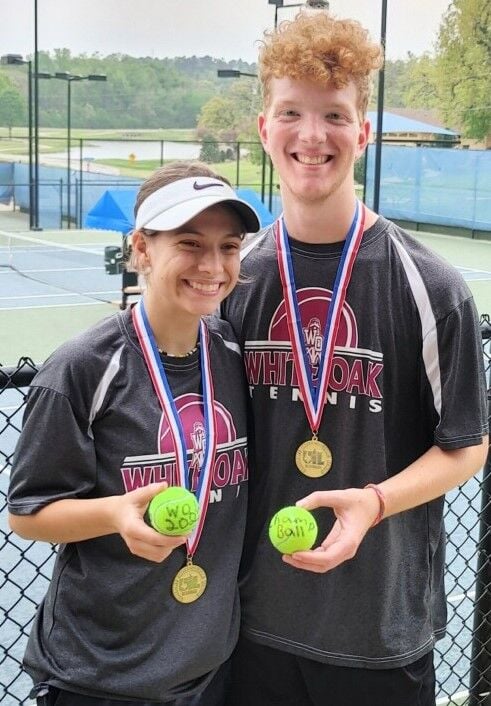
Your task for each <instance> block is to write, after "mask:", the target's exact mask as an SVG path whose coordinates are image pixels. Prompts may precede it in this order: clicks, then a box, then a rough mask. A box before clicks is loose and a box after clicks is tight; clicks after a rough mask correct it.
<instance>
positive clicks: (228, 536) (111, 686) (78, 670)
mask: <svg viewBox="0 0 491 706" xmlns="http://www.w3.org/2000/svg"><path fill="white" fill-rule="evenodd" d="M208 325H209V330H210V352H211V367H212V375H213V383H214V388H215V409H216V416H217V436H218V438H217V450H216V457H215V463H214V467H213V481H212V486H211V491H210V503H209V507H208V514H207V516H206V521H205V524H204V529H203V533H202V536H201V540H200V542H199V545H198V548H197V551H196V553H195V556H194V562H195V563H196V564H198V565H199V566H201V567H202V568H203V569H204V570H205V572H206V574H207V577H208V584H207V588H206V591H205V593H204V594H203V596H202V597H201V598H199V599H198V600H197V601H196V602H194V603H190V604H187V605H183V604H180V603H178V602H177V601H176V600H175V599H174V597H173V596H172V595H171V585H172V581H173V579H174V577H175V575H176V573H177V572H178V570H179V569H180V568H181V567H183V566H184V565H185V562H186V557H185V548H184V547H180V548H178V549H177V550H175V551H174V552H173V553H172V554H171V556H170V557H169V558H168V559H166V560H165V561H164V562H163V563H161V564H157V563H153V562H150V561H146V560H144V559H141V558H139V557H136V556H134V555H132V554H131V553H130V551H129V549H128V548H127V546H126V544H125V543H124V541H123V539H122V538H121V536H120V535H119V534H112V535H109V536H104V537H99V538H96V539H93V540H87V541H84V542H74V543H71V544H66V545H61V546H60V547H59V550H58V555H57V558H56V563H55V567H54V572H53V577H52V580H51V583H50V587H49V589H48V592H47V595H46V597H45V599H44V600H43V602H42V604H41V606H40V608H39V611H38V613H37V616H36V619H35V623H34V625H33V628H32V631H31V635H30V638H29V643H28V648H27V652H26V655H25V668H26V670H27V671H28V672H29V674H30V675H31V676H32V677H33V679H34V681H35V682H48V683H51V684H53V685H55V686H58V687H60V688H65V689H67V690H69V691H70V690H71V691H75V692H79V693H83V694H87V695H89V696H99V697H104V696H105V697H106V698H108V697H111V698H114V699H135V700H147V701H156V702H164V701H168V700H171V699H173V698H176V697H178V696H181V695H187V694H190V693H194V692H196V691H199V690H200V689H201V688H202V687H203V684H205V683H206V681H207V679H208V678H209V677H210V673H212V672H213V670H216V669H217V667H218V666H219V665H220V664H221V663H222V662H224V661H225V660H226V659H227V658H228V657H229V655H230V653H231V651H232V649H233V647H234V645H235V642H236V639H237V635H238V630H239V598H238V590H237V573H238V567H239V560H240V554H241V550H242V543H243V533H244V525H245V513H246V504H247V480H248V467H247V449H246V413H245V394H246V391H245V381H244V374H243V367H242V361H241V356H240V350H239V348H238V346H237V343H236V342H234V337H233V334H232V333H231V330H230V326H229V325H228V324H226V323H224V322H220V321H218V320H216V319H210V320H209V321H208ZM164 365H165V369H166V373H167V377H168V380H169V384H170V387H171V390H172V393H173V396H174V399H175V403H176V407H177V410H178V412H179V415H180V418H181V422H182V425H183V429H184V435H185V439H186V441H187V449H188V462H189V464H190V474H191V476H192V478H193V481H192V482H193V484H195V483H196V480H197V477H196V470H197V468H198V467H199V460H200V454H201V453H202V451H203V409H202V396H201V376H200V370H199V353H196V354H194V355H193V356H190V357H189V358H182V359H170V358H165V359H164ZM174 478H175V457H174V451H173V446H172V441H171V437H170V434H169V428H168V424H167V421H166V419H165V417H164V416H163V413H162V410H161V408H160V406H159V403H158V400H157V398H156V395H155V392H154V390H153V387H152V383H151V381H150V378H149V375H148V372H147V369H146V367H145V362H144V358H143V354H142V352H141V350H140V347H139V344H138V339H137V337H136V333H135V330H134V328H133V325H132V321H131V316H130V310H129V309H128V310H127V311H125V312H124V313H120V314H117V315H115V316H113V317H110V318H109V319H106V320H104V321H102V322H100V323H99V324H97V325H96V326H94V327H93V328H91V329H90V330H89V331H87V332H85V333H83V334H82V335H80V336H78V337H77V338H75V339H74V340H72V341H70V342H68V343H66V344H64V345H63V346H62V347H61V348H60V349H58V350H57V351H56V352H55V353H54V354H53V355H52V356H51V357H50V358H49V359H48V360H47V362H46V363H45V364H44V366H43V368H42V369H41V371H40V372H39V373H38V374H37V375H36V377H35V379H34V381H33V384H32V389H31V391H30V394H29V399H28V402H27V408H26V413H25V418H24V426H23V430H22V434H21V437H20V440H19V443H18V446H17V449H16V454H15V459H14V464H13V469H12V475H11V484H10V491H9V497H8V502H9V510H10V512H11V513H13V514H19V515H26V514H30V513H34V512H36V511H37V510H39V509H40V508H42V507H44V506H45V505H47V504H48V503H51V502H53V501H55V500H59V499H61V498H93V497H105V496H108V495H117V494H121V493H124V492H128V491H130V490H132V489H134V488H138V487H141V486H143V485H147V484H149V483H152V482H155V481H161V480H167V481H168V482H169V483H173V482H174Z"/></svg>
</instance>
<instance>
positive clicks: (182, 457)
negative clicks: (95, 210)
mask: <svg viewBox="0 0 491 706" xmlns="http://www.w3.org/2000/svg"><path fill="white" fill-rule="evenodd" d="M131 313H132V317H133V325H134V327H135V330H136V333H137V336H138V340H139V342H140V346H141V349H142V351H143V356H144V358H145V363H146V365H147V370H148V373H149V375H150V379H151V381H152V384H153V388H154V390H155V394H156V395H157V398H158V400H159V402H160V406H161V407H162V410H163V412H164V414H165V417H166V419H167V422H168V424H169V431H170V434H171V438H172V444H173V446H174V453H175V458H176V467H177V473H178V478H179V483H180V485H181V486H182V487H183V488H186V489H187V490H191V487H190V480H189V466H188V460H187V448H186V440H185V438H184V430H183V428H182V424H181V420H180V418H179V413H178V411H177V408H176V405H175V402H174V398H173V395H172V392H171V389H170V386H169V382H168V380H167V375H166V373H165V370H164V366H163V364H162V360H161V358H160V353H159V350H158V348H157V344H156V342H155V337H154V335H153V331H152V329H151V327H150V323H149V321H148V317H147V313H146V311H145V307H144V305H143V299H140V300H139V301H138V303H137V304H136V305H135V306H134V307H133V309H132V312H131ZM199 343H200V345H199V350H200V364H201V380H202V387H203V416H204V433H205V448H204V452H203V460H202V463H201V465H200V468H199V477H198V487H197V489H196V499H197V501H198V506H199V521H198V524H197V526H196V527H195V529H194V530H193V532H192V533H191V534H190V535H189V537H188V539H187V541H186V547H187V553H188V557H192V556H193V554H194V553H195V551H196V549H197V547H198V543H199V540H200V537H201V533H202V531H203V525H204V522H205V518H206V513H207V510H208V500H209V497H210V489H211V481H212V477H213V463H214V461H215V451H216V444H217V435H216V426H217V423H216V417H215V403H214V402H215V400H214V391H213V379H212V374H211V363H210V351H209V334H208V329H207V327H206V324H205V323H204V321H203V320H201V321H200V327H199Z"/></svg>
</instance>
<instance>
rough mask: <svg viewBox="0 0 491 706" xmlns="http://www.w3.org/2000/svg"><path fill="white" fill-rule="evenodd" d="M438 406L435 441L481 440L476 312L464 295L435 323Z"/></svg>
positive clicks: (483, 408)
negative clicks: (458, 304)
mask: <svg viewBox="0 0 491 706" xmlns="http://www.w3.org/2000/svg"><path fill="white" fill-rule="evenodd" d="M437 338H438V355H439V358H440V380H441V410H440V419H439V422H438V424H437V427H436V429H435V443H436V445H437V446H440V447H441V448H443V449H457V448H462V447H465V446H475V445H478V444H480V443H481V441H482V437H483V436H484V435H485V434H486V433H487V432H488V413H487V401H486V378H485V373H484V356H483V348H482V337H481V332H480V327H479V323H478V315H477V311H476V308H475V305H474V301H473V299H472V298H469V299H466V300H465V301H464V302H463V303H462V304H461V305H460V306H458V307H457V308H455V309H454V310H453V311H452V312H451V313H450V314H449V315H448V316H446V317H445V318H444V319H443V320H441V321H439V322H438V323H437Z"/></svg>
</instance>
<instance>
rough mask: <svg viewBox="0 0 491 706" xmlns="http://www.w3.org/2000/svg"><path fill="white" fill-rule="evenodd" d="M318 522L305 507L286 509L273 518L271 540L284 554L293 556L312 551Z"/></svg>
mask: <svg viewBox="0 0 491 706" xmlns="http://www.w3.org/2000/svg"><path fill="white" fill-rule="evenodd" d="M317 532H318V527H317V522H316V520H315V517H314V516H313V515H312V513H311V512H309V511H308V510H306V509H305V508H303V507H297V506H296V505H292V506H289V507H284V508H282V509H281V510H278V512H277V513H276V514H275V515H274V516H273V517H272V518H271V522H270V523H269V530H268V534H269V539H270V541H271V544H272V545H273V546H274V547H275V548H276V549H277V550H278V551H279V552H281V553H282V554H293V552H301V551H305V550H307V549H311V548H312V547H313V546H314V544H315V540H316V539H317Z"/></svg>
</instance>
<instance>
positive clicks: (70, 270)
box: [0, 214, 491, 706]
mask: <svg viewBox="0 0 491 706" xmlns="http://www.w3.org/2000/svg"><path fill="white" fill-rule="evenodd" d="M416 235H417V237H418V238H419V239H421V240H422V241H423V242H425V243H426V244H428V245H429V246H430V247H431V248H433V249H434V250H435V251H437V252H438V253H439V254H441V255H442V256H443V257H445V258H446V259H447V260H448V261H450V262H451V263H452V264H454V265H455V266H456V267H458V269H459V270H460V271H461V272H462V274H463V276H464V278H465V279H466V281H467V282H468V285H469V287H470V289H471V290H472V292H473V294H474V297H475V299H476V303H477V307H478V310H479V313H480V314H485V313H487V314H489V313H491V242H487V241H471V240H469V239H466V238H456V237H452V236H443V235H434V234H423V233H418V234H416ZM120 244H121V235H120V234H118V233H114V232H110V231H74V230H72V231H66V230H65V231H42V232H40V233H32V232H29V231H28V230H26V229H25V230H22V229H21V228H20V227H19V223H18V222H17V221H16V222H15V224H14V225H13V222H12V219H11V218H10V216H9V219H4V220H2V214H0V321H1V326H0V362H1V363H2V364H3V365H5V366H14V365H16V364H17V361H18V360H19V358H20V357H21V356H29V357H30V358H32V360H33V361H34V362H35V363H37V364H39V363H41V362H42V361H43V360H44V359H45V358H46V357H47V356H48V355H49V354H50V353H51V351H52V350H54V349H55V348H56V347H57V346H58V345H59V344H61V343H62V342H63V341H64V340H66V339H67V338H69V337H71V336H73V335H75V334H76V333H77V332H78V331H81V330H83V329H85V328H87V327H89V326H90V325H91V324H92V323H94V322H96V321H97V320H99V319H101V318H102V317H104V316H108V315H110V314H113V313H115V311H117V309H118V306H119V302H120V300H121V276H120V275H108V274H106V272H105V268H104V248H105V246H106V245H120ZM21 401H22V395H21V393H20V392H19V391H18V390H8V391H6V392H5V393H3V394H2V397H1V400H0V415H1V414H5V415H6V416H9V417H11V420H12V421H13V422H14V423H15V426H17V427H20V424H21V412H16V411H15V410H17V408H18V407H19V406H20V404H21ZM12 414H14V417H12V416H11V415H12ZM16 436H17V434H16V432H15V431H14V429H13V428H12V427H8V428H6V429H5V430H4V431H3V432H2V450H3V451H4V452H6V453H7V454H8V453H9V452H10V451H11V450H13V448H14V445H15V442H16ZM7 484H8V468H4V469H2V468H0V494H5V493H6V490H7ZM479 484H480V478H479V477H476V478H474V479H472V480H470V481H469V482H468V483H467V484H466V486H465V493H461V492H460V493H459V492H457V491H454V492H453V493H451V494H450V495H449V501H450V504H449V507H451V512H450V513H448V514H447V529H448V532H449V536H450V537H451V540H452V541H451V543H450V544H449V547H448V561H449V563H450V564H451V566H452V571H451V573H447V576H446V578H447V591H448V593H449V615H450V616H451V619H450V624H449V636H448V637H447V638H446V639H445V640H444V641H443V642H440V643H439V649H440V650H441V651H442V653H444V654H445V655H446V659H445V661H442V662H441V663H440V665H439V667H438V681H439V683H440V684H444V692H442V693H441V694H440V695H439V696H440V702H439V703H442V704H444V703H447V702H448V699H447V698H446V697H444V696H443V694H444V693H445V694H458V693H460V692H461V691H463V689H462V684H465V683H466V675H467V674H468V670H469V660H470V651H471V647H470V646H471V642H472V615H473V608H474V606H473V598H474V594H473V588H474V577H475V569H476V567H475V565H474V564H473V562H472V561H471V562H466V561H465V559H463V558H462V557H465V556H469V557H473V556H474V554H475V544H476V541H477V536H478V531H479V528H478V524H477V522H476V517H477V513H478V510H479V506H480V499H479V497H480V485H479ZM0 531H3V532H5V533H6V532H7V526H6V513H5V512H2V513H0ZM19 551H20V552H26V554H25V555H24V557H25V558H27V562H26V561H23V562H22V566H20V564H19ZM51 562H52V556H51V548H50V546H49V545H43V544H42V543H39V544H38V543H29V542H23V541H22V540H20V539H18V538H13V544H9V543H6V544H5V545H4V546H3V547H2V549H1V565H2V567H3V569H4V571H5V572H6V574H8V575H9V579H11V578H12V577H14V580H16V582H17V579H16V575H17V574H18V573H22V574H23V576H22V579H21V578H20V577H19V579H18V582H19V584H21V585H25V581H26V580H28V581H30V576H31V574H32V581H33V585H32V591H31V590H30V593H29V595H30V599H29V600H27V599H26V598H23V599H22V600H20V601H19V603H18V605H12V600H13V598H12V595H11V591H9V585H8V582H5V583H4V584H3V586H2V587H0V605H1V606H2V608H3V609H5V610H8V611H9V616H12V615H14V616H15V623H16V624H17V625H21V626H24V625H27V624H28V622H29V620H30V618H31V616H32V614H33V611H34V603H33V600H32V598H33V597H34V599H35V600H39V598H41V596H42V594H43V593H44V591H45V589H46V581H47V577H48V576H49V573H50V567H51ZM24 564H25V565H26V566H24ZM36 566H42V567H43V568H42V570H41V573H39V572H37V571H36V570H35V567H36ZM26 573H27V574H28V575H29V576H28V578H27V579H26ZM455 577H457V578H455ZM15 623H12V621H11V620H9V621H6V622H5V623H4V624H3V625H2V627H1V630H2V635H1V639H0V642H1V644H3V645H13V644H15V647H14V648H12V649H13V651H14V654H15V656H16V657H17V658H18V659H20V658H21V656H22V652H23V649H24V646H25V635H24V636H23V637H22V639H20V640H18V641H17V642H16V635H15V631H16V629H17V628H16V625H15ZM457 641H458V644H459V645H469V650H468V652H466V653H465V656H461V655H460V654H457V653H458V650H457V649H456V645H457ZM10 651H12V650H10ZM454 652H455V654H457V657H456V659H457V661H456V662H455V661H453V653H454ZM449 665H450V666H449ZM6 669H7V671H8V672H9V674H11V678H12V679H13V678H14V676H16V675H17V674H18V665H17V664H15V663H7V664H6ZM24 684H25V690H26V693H27V690H28V680H27V678H26V679H25V681H22V682H21V683H20V685H19V686H18V687H17V688H20V687H22V688H24ZM1 700H2V699H0V701H1ZM455 703H458V700H457V701H455ZM394 706H397V705H396V704H395V705H394Z"/></svg>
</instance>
